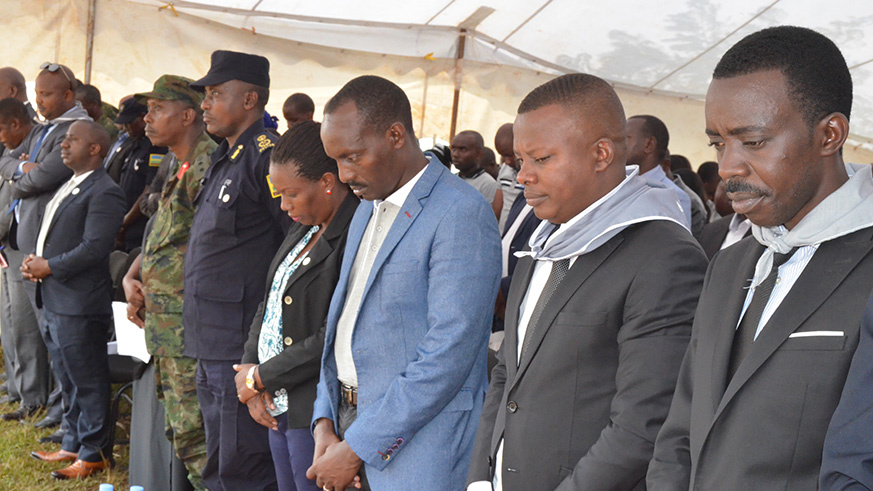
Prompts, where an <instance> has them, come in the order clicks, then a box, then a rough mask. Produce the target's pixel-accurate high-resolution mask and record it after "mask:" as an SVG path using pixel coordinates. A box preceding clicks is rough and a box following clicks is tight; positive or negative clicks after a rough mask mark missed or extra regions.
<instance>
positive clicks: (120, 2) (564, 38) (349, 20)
mask: <svg viewBox="0 0 873 491" xmlns="http://www.w3.org/2000/svg"><path fill="white" fill-rule="evenodd" d="M167 2H168V0H94V4H95V11H96V21H95V31H94V37H93V40H94V48H93V62H92V74H93V79H94V83H95V85H97V86H98V87H100V88H101V89H102V90H103V91H104V93H108V94H111V95H113V96H116V97H120V96H122V95H124V94H126V93H130V92H132V91H134V90H144V89H146V88H148V86H149V85H150V83H151V81H153V80H154V79H155V78H157V77H158V76H160V75H161V74H163V73H178V74H182V75H187V76H190V77H195V78H196V77H199V76H201V75H202V74H203V73H205V71H206V70H207V69H208V58H209V56H208V55H209V53H210V52H211V51H212V50H213V49H236V50H240V51H249V52H257V53H260V54H264V55H265V56H267V57H268V58H270V60H271V74H272V78H273V84H272V85H273V87H272V92H273V94H274V95H273V97H274V99H273V100H272V101H271V104H270V106H268V110H270V112H271V113H274V114H278V113H279V112H280V111H279V107H280V105H281V100H283V99H284V97H285V96H287V95H288V94H290V93H291V92H296V91H303V92H307V93H309V94H310V95H312V96H313V98H314V99H315V100H316V103H317V105H318V106H321V105H322V104H323V103H324V102H325V101H326V99H327V98H328V97H329V96H330V95H332V94H333V93H334V92H335V91H336V90H337V89H338V88H339V87H340V86H341V85H342V84H343V83H345V82H346V81H347V80H348V79H350V78H352V77H353V76H356V75H358V74H361V73H376V74H379V75H383V76H386V77H388V78H391V79H392V80H395V81H396V82H397V83H398V84H400V85H401V86H402V87H403V88H404V89H405V90H406V91H407V93H408V94H409V96H410V99H411V101H412V103H413V112H414V113H415V114H414V116H415V119H416V125H417V128H416V129H417V131H418V133H419V134H420V135H421V136H439V137H442V138H446V137H448V136H449V131H450V128H449V127H450V123H451V121H452V120H453V117H452V108H453V107H456V108H457V109H458V114H457V119H458V127H457V129H458V130H461V129H467V128H470V129H477V130H480V132H482V133H483V135H485V139H486V141H491V139H492V136H493V133H494V130H496V128H497V127H498V126H499V125H500V124H502V123H504V122H506V121H511V120H512V119H513V117H514V112H515V108H516V107H517V105H518V102H519V101H520V99H521V98H522V97H523V96H524V95H525V94H526V93H527V92H528V91H529V90H531V89H532V88H533V87H535V86H536V85H538V84H540V83H542V82H544V81H546V80H548V79H549V78H551V77H553V76H555V75H558V74H561V73H567V72H572V71H584V72H588V73H592V74H595V75H598V76H600V77H602V78H604V79H606V80H609V81H610V82H612V83H613V84H614V85H615V86H616V88H617V90H618V92H619V95H620V97H621V98H622V101H623V102H624V103H625V108H626V111H627V112H628V114H629V115H631V114H638V113H650V114H655V115H656V116H659V117H661V119H663V120H664V121H665V122H666V123H667V124H668V127H669V128H670V130H671V140H672V143H671V151H672V152H673V153H683V154H685V155H687V156H688V157H690V158H691V160H692V162H693V163H694V164H699V163H700V162H701V161H702V160H705V159H711V158H712V157H713V154H712V153H711V152H710V151H709V150H707V149H706V147H705V143H706V138H705V137H704V135H703V131H702V130H703V116H702V114H703V110H702V107H703V106H702V100H703V97H704V95H705V93H706V89H707V87H708V85H709V81H710V75H711V72H712V69H713V67H714V66H715V64H716V62H717V61H718V59H719V57H720V56H721V55H722V54H723V53H724V51H725V50H726V49H727V48H729V47H730V46H731V45H733V44H734V43H735V42H737V41H738V40H739V39H740V38H742V37H743V36H745V35H747V34H749V33H751V32H754V31H756V30H759V29H762V28H764V27H768V26H773V25H779V24H794V25H802V26H806V27H810V28H813V29H815V30H817V31H819V32H822V33H823V34H825V35H827V36H828V37H830V38H831V39H833V40H834V41H835V42H836V43H837V45H838V46H839V47H840V48H841V49H842V51H843V53H844V55H845V57H846V60H847V62H848V64H849V66H850V67H851V70H852V75H853V79H854V82H855V103H854V107H853V113H852V118H851V120H852V123H851V128H852V138H851V140H850V142H849V145H848V146H847V151H848V156H849V158H852V157H855V160H860V161H865V162H869V161H873V72H871V71H870V70H871V68H873V64H871V63H870V62H871V61H873V34H868V32H867V31H869V29H867V28H868V27H870V26H873V2H870V1H868V0H835V1H834V2H831V3H829V4H828V8H827V9H825V8H823V7H822V4H821V3H820V2H814V1H812V0H733V1H731V2H722V1H714V0H683V1H668V2H651V1H644V0H612V1H610V2H593V1H590V0H525V1H521V0H501V1H496V0H479V1H467V0H439V1H437V2H409V1H399V0H381V1H369V2H362V1H350V0H333V1H330V0H323V1H319V2H313V1H311V0H308V1H301V0H212V1H172V2H171V3H167ZM4 3H7V4H12V3H13V2H9V1H6V2H4ZM22 3H24V2H22ZM22 3H19V2H14V4H15V5H10V9H7V16H6V19H7V21H6V22H7V23H8V25H6V26H4V28H5V31H4V32H6V33H9V32H10V31H17V30H21V29H22V27H24V28H25V29H26V25H25V26H21V24H20V23H16V22H15V21H16V20H17V19H16V17H15V15H14V13H15V12H14V11H16V10H19V11H21V13H22V15H24V16H29V17H31V18H33V19H32V20H33V21H34V22H33V24H34V26H36V25H39V24H40V23H41V24H42V25H41V28H42V30H43V32H42V33H40V32H39V30H37V31H30V32H28V34H29V35H30V36H31V37H35V36H36V34H41V35H42V36H44V37H49V38H51V37H52V36H50V35H49V36H45V35H46V31H49V32H50V31H51V30H52V29H53V28H56V29H57V38H56V39H55V43H54V46H51V44H52V43H46V42H40V41H37V42H36V43H35V44H36V45H37V47H40V45H44V46H42V47H43V48H49V47H51V48H53V51H54V52H53V53H52V52H48V53H47V52H46V51H47V50H45V49H43V50H42V51H41V54H40V56H42V57H43V59H54V60H57V61H60V62H64V63H68V64H70V65H71V66H72V67H73V68H74V70H76V73H77V74H79V73H80V72H81V69H80V68H79V67H80V66H81V67H84V66H85V64H84V63H80V64H79V66H77V63H76V62H77V61H78V62H81V61H86V60H82V58H83V55H84V49H83V48H84V47H85V45H86V44H87V40H86V39H85V38H86V31H87V20H88V15H87V14H88V8H87V7H88V6H87V2H84V1H81V0H80V1H75V0H66V1H55V2H52V1H49V0H43V1H32V2H26V3H24V4H25V5H26V6H24V7H22V6H21V4H22ZM40 5H41V7H42V11H41V12H40V11H38V9H39V7H38V6H40ZM10 10H12V12H10ZM24 37H25V38H27V35H25V36H24ZM11 44H12V46H10V48H8V49H14V45H15V44H16V43H15V42H14V41H13V42H12V43H11ZM459 45H460V46H462V48H463V49H459ZM29 48H30V50H31V51H33V46H32V44H31V45H30V46H29ZM77 50H82V51H78V52H77ZM52 54H54V55H55V56H51V55H52ZM16 56H18V57H20V55H19V54H16V55H11V54H10V52H8V53H7V57H9V58H11V61H14V60H15V58H16ZM32 56H33V55H32V53H31V57H32ZM459 58H461V59H459ZM125 60H133V61H135V62H136V63H137V64H136V65H134V66H128V65H127V64H126V61H125ZM28 63H29V64H30V65H38V63H39V61H34V60H28ZM8 64H13V65H15V64H14V63H8ZM16 66H17V65H16ZM25 75H26V76H28V77H31V76H32V74H29V73H25ZM80 78H83V77H82V76H80ZM456 89H458V91H459V97H458V102H457V103H455V90H456ZM107 99H109V100H110V101H113V100H114V99H112V98H111V97H107Z"/></svg>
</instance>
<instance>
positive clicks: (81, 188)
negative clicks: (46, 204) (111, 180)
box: [48, 169, 101, 232]
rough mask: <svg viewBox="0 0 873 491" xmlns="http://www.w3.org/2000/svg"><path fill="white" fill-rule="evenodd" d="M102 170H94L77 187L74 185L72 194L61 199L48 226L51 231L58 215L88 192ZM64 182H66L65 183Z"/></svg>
mask: <svg viewBox="0 0 873 491" xmlns="http://www.w3.org/2000/svg"><path fill="white" fill-rule="evenodd" d="M100 170H101V169H97V170H95V171H94V172H92V173H91V175H90V176H88V177H86V178H85V180H84V181H82V182H80V183H79V184H78V185H77V186H76V187H74V188H73V189H72V191H71V192H70V194H68V195H67V196H66V197H65V198H64V199H63V200H62V201H61V203H60V204H59V205H58V209H57V210H55V214H54V216H53V217H52V223H51V224H49V228H48V231H49V232H51V230H52V228H54V226H55V224H56V223H57V222H58V217H60V216H61V214H62V213H63V212H64V210H65V209H66V208H67V206H69V204H70V203H73V202H75V201H76V200H78V199H79V198H80V197H81V196H84V195H85V193H86V192H87V190H88V188H90V187H91V186H92V185H93V184H94V181H96V180H97V179H98V178H99V177H100V176H99V174H98V173H99V172H100ZM64 184H66V183H64ZM64 184H62V185H61V186H63V185H64ZM77 189H78V191H76V190H77Z"/></svg>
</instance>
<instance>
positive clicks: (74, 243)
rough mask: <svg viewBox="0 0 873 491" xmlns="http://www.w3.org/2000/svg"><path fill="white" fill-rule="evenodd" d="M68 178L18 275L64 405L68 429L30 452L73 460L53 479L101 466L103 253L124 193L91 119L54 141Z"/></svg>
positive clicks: (104, 442) (106, 315)
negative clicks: (30, 297)
mask: <svg viewBox="0 0 873 491" xmlns="http://www.w3.org/2000/svg"><path fill="white" fill-rule="evenodd" d="M61 148H62V150H61V156H62V158H63V163H64V165H66V166H67V167H68V168H69V169H70V170H71V171H72V172H73V177H72V178H70V179H68V180H66V181H65V182H64V183H63V184H62V185H61V187H60V188H58V190H57V191H56V192H54V193H53V194H52V196H51V198H50V199H49V200H48V202H47V203H46V206H45V212H44V214H43V216H42V220H41V222H40V226H39V229H38V235H37V238H36V246H35V250H34V253H33V254H30V255H28V256H27V257H26V258H25V259H24V262H23V263H22V265H21V273H22V275H23V276H24V278H25V279H29V280H31V281H32V282H34V283H33V284H34V285H35V286H36V289H37V300H36V303H37V306H38V307H40V308H41V309H42V312H43V327H44V329H45V333H44V337H45V341H46V345H47V346H48V349H49V352H50V353H51V356H52V368H53V369H54V371H55V376H56V377H57V378H58V380H60V383H61V390H63V392H64V395H65V398H66V400H67V402H68V404H69V406H70V407H69V409H68V410H67V411H66V412H65V413H64V419H65V421H66V423H67V424H68V425H69V428H70V429H69V431H68V432H67V434H66V435H65V436H64V439H63V442H62V444H61V449H60V450H59V451H57V452H39V451H37V452H33V453H32V454H31V455H32V456H33V457H34V458H36V459H39V460H42V461H46V462H57V463H61V462H72V464H71V465H69V466H68V467H66V468H63V469H59V470H56V471H54V472H52V474H51V475H52V477H54V478H55V479H73V478H84V477H87V476H89V475H91V474H93V473H95V472H99V471H102V470H104V469H106V468H107V467H108V466H109V465H110V463H111V460H112V448H110V446H109V441H110V439H109V431H111V430H112V428H111V427H110V426H109V425H108V421H109V418H108V414H109V397H110V394H109V392H110V391H109V363H108V360H107V354H106V333H107V332H108V331H109V330H110V329H111V328H112V281H111V279H110V277H109V253H110V252H111V251H112V245H113V241H114V239H115V234H116V233H117V231H118V228H119V227H120V226H121V220H122V218H123V217H124V212H125V199H124V193H123V192H122V191H121V189H120V188H119V187H118V185H116V184H115V183H114V182H113V181H112V179H111V178H110V177H109V176H108V175H107V174H106V171H105V170H104V169H103V166H102V163H103V157H105V156H106V152H107V150H108V149H109V134H108V133H107V132H106V130H105V129H103V127H101V126H100V125H99V124H97V123H94V122H93V121H77V122H75V123H73V124H71V125H70V126H69V127H68V129H67V132H66V136H65V138H64V140H63V142H62V143H61Z"/></svg>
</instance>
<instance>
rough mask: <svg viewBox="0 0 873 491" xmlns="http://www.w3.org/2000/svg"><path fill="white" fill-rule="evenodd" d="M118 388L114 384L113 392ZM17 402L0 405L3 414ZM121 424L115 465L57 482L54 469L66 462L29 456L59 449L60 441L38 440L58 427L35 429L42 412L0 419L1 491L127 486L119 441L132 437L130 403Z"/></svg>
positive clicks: (126, 450) (122, 412) (0, 361)
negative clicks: (102, 484) (87, 476)
mask: <svg viewBox="0 0 873 491" xmlns="http://www.w3.org/2000/svg"><path fill="white" fill-rule="evenodd" d="M2 366H3V354H2V350H0V367H2ZM116 388H117V387H115V386H114V387H113V392H114V390H115V389H116ZM17 408H18V404H17V403H16V404H0V414H3V413H8V412H11V411H14V410H15V409H17ZM119 413H120V414H119V423H118V425H116V432H115V434H116V444H115V448H114V450H113V458H114V459H115V462H116V466H115V467H114V468H113V469H110V470H108V471H104V472H101V473H98V474H95V475H93V476H91V477H89V478H87V479H80V480H75V481H58V480H55V479H53V478H52V477H51V472H52V471H54V470H57V469H61V468H63V467H64V466H66V465H68V463H67V464H54V463H48V462H41V461H39V460H36V459H34V458H33V457H31V456H30V452H32V451H34V450H43V451H51V452H53V451H56V450H60V448H61V446H60V444H54V443H45V444H44V443H39V442H38V440H39V439H40V438H42V437H44V436H48V435H50V434H52V433H53V432H54V431H55V429H54V428H52V429H47V430H46V429H36V428H34V427H33V423H35V422H37V421H39V420H40V419H42V417H43V416H45V411H40V412H39V413H37V414H35V415H34V416H33V417H31V418H29V419H27V420H26V421H25V422H24V423H20V422H17V421H2V420H0V491H7V490H8V491H24V490H30V489H33V490H37V489H38V490H40V491H49V490H58V491H61V490H63V491H67V490H96V489H97V488H98V486H99V485H100V483H104V482H108V483H112V484H113V485H115V489H116V491H120V490H124V491H126V490H127V489H128V484H127V474H128V454H129V448H128V445H127V444H126V443H125V444H119V443H118V441H119V440H123V441H127V440H128V439H129V438H130V405H126V404H124V403H122V405H121V410H120V411H119Z"/></svg>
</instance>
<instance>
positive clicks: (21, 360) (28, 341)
mask: <svg viewBox="0 0 873 491" xmlns="http://www.w3.org/2000/svg"><path fill="white" fill-rule="evenodd" d="M32 129H33V123H32V122H31V118H30V115H29V114H28V112H27V108H26V107H25V105H24V104H23V103H22V102H21V101H19V100H17V99H14V98H12V97H8V98H6V99H3V100H0V143H3V145H4V146H5V147H6V148H5V150H4V151H3V157H6V158H8V159H10V160H11V161H12V162H13V163H16V162H19V160H18V157H19V156H20V155H21V154H23V153H26V152H27V151H29V149H28V145H27V144H28V143H29V139H28V135H30V134H31V131H32ZM12 186H13V184H12V183H11V182H9V181H5V180H3V181H0V244H2V246H3V255H4V257H5V259H6V260H7V265H8V264H9V263H14V264H18V265H20V264H21V261H22V260H23V259H24V254H23V253H21V252H20V251H18V250H15V249H13V248H12V247H11V244H10V242H9V228H10V226H11V225H12V214H11V213H9V212H8V210H9V206H10V205H11V204H12ZM0 282H2V285H3V286H2V288H0V295H2V296H0V316H2V317H0V319H2V320H0V325H2V326H3V329H2V331H0V333H2V342H3V355H4V359H5V362H6V373H7V375H8V376H9V379H8V382H7V387H8V389H9V397H10V398H11V399H13V398H18V399H20V400H21V406H20V407H19V408H18V409H16V410H15V411H12V412H10V413H6V414H3V415H2V416H0V418H2V419H3V420H7V421H11V420H18V419H21V418H23V417H25V416H29V415H30V414H32V413H33V412H34V411H36V410H37V409H39V408H40V407H41V406H43V405H45V402H46V398H47V397H48V390H49V380H50V379H49V365H48V353H47V352H46V348H45V343H44V342H43V340H42V337H41V336H40V332H39V325H38V324H37V321H36V315H35V314H34V312H33V308H32V307H31V305H30V300H28V299H27V295H26V294H25V287H24V279H23V278H22V277H21V272H20V271H19V270H18V268H17V267H12V268H9V267H4V268H3V269H2V270H0ZM19 354H20V356H19Z"/></svg>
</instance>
